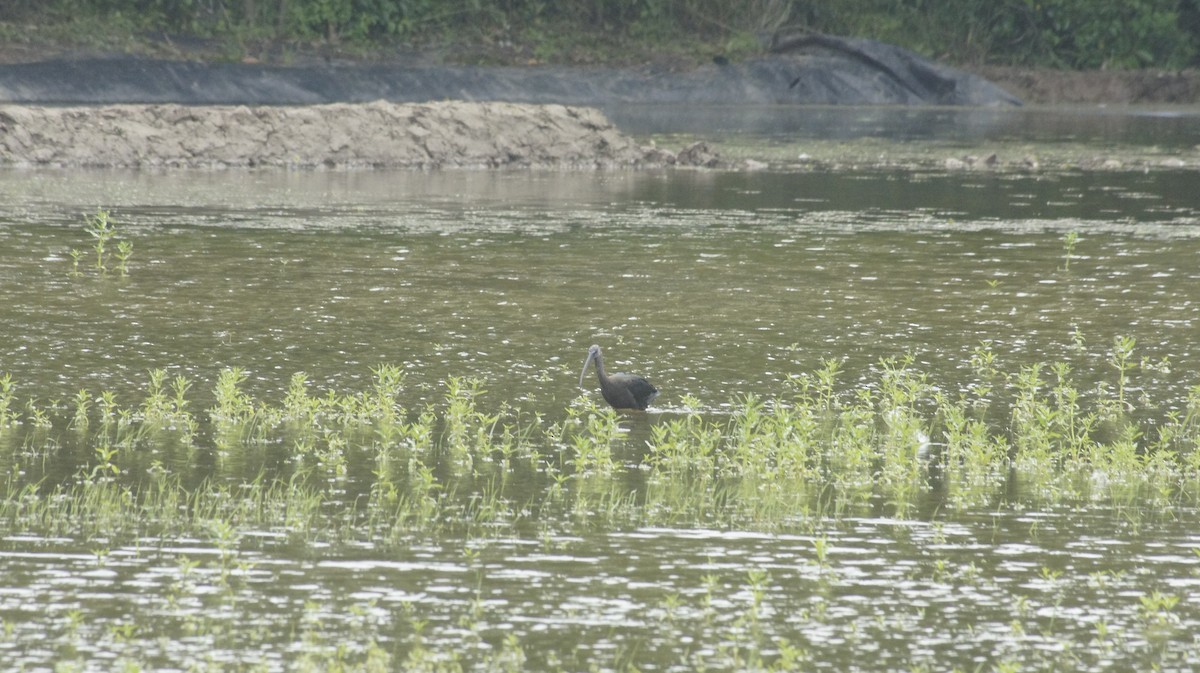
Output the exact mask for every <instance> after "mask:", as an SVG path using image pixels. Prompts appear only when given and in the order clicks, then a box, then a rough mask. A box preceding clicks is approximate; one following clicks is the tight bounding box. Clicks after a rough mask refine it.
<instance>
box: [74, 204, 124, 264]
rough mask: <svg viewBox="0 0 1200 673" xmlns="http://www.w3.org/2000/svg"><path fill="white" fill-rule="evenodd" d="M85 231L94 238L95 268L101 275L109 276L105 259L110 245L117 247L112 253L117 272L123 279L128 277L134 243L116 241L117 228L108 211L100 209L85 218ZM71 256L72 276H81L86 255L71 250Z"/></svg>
mask: <svg viewBox="0 0 1200 673" xmlns="http://www.w3.org/2000/svg"><path fill="white" fill-rule="evenodd" d="M84 231H86V232H87V234H88V235H89V236H91V237H92V240H93V243H92V250H93V251H95V253H96V264H95V268H96V270H97V271H99V272H100V273H101V274H107V273H108V271H109V269H108V261H107V260H106V258H105V255H106V254H110V250H109V244H110V243H112V244H113V245H115V246H116V250H115V251H113V252H111V255H112V256H113V257H115V258H116V260H117V261H116V270H117V272H118V273H120V274H121V276H122V277H124V276H126V275H128V272H129V258H130V257H132V256H133V242H132V241H128V240H121V241H114V239H115V238H116V237H117V227H116V225H115V224H114V223H113V221H112V219H111V217H110V214H109V212H108V211H107V210H104V209H98V210H97V211H96V213H95V214H94V215H87V216H85V217H84ZM68 254H69V255H70V256H71V275H73V276H78V275H80V273H81V272H80V270H79V262H80V261H81V260H82V259H83V257H84V255H85V254H86V253H85V252H83V251H82V250H78V249H76V248H71V249H70V250H69V251H68Z"/></svg>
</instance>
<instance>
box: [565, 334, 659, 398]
mask: <svg viewBox="0 0 1200 673" xmlns="http://www.w3.org/2000/svg"><path fill="white" fill-rule="evenodd" d="M592 362H595V363H596V378H598V379H600V392H601V393H602V394H603V395H604V399H605V401H607V402H608V403H609V404H611V405H612V407H613V408H614V409H637V410H638V411H645V410H646V407H647V406H648V405H649V404H650V402H651V401H653V400H654V398H655V397H658V388H655V387H654V386H652V385H650V382H649V381H647V380H646V379H644V378H642V377H640V376H634V375H633V374H613V375H612V376H609V375H608V374H607V373H606V372H605V371H604V356H603V354H601V353H600V347H599V346H592V347H591V348H589V349H588V355H587V359H586V360H584V361H583V371H581V372H579V387H580V388H582V387H583V377H584V376H585V375H587V369H588V365H590V364H592Z"/></svg>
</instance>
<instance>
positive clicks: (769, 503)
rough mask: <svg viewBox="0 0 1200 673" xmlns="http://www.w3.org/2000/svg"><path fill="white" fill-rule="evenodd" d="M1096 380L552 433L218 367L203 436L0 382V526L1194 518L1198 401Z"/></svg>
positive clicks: (466, 400)
mask: <svg viewBox="0 0 1200 673" xmlns="http://www.w3.org/2000/svg"><path fill="white" fill-rule="evenodd" d="M1110 363H1111V365H1112V367H1111V368H1110V370H1109V372H1108V373H1109V374H1110V380H1111V381H1112V383H1111V384H1110V385H1102V386H1093V387H1092V388H1089V389H1088V390H1086V391H1085V390H1084V389H1082V388H1081V387H1080V385H1079V383H1078V382H1077V381H1078V378H1079V377H1078V374H1077V372H1076V371H1075V370H1074V369H1073V368H1072V367H1071V366H1069V365H1068V364H1067V363H1063V362H1057V363H1038V364H1033V365H1028V366H1024V367H1021V368H1019V369H1017V370H1016V371H1014V372H1011V373H1008V374H1004V373H1002V365H1001V363H1000V362H999V357H998V356H997V355H996V354H995V353H994V351H992V350H991V348H990V346H988V345H986V344H985V345H983V346H981V347H979V348H978V349H977V350H976V351H975V353H974V354H973V355H972V356H971V366H972V367H973V369H974V370H975V372H976V376H975V379H974V380H973V381H972V383H971V384H970V385H968V386H966V387H964V388H962V389H960V390H959V391H958V392H957V393H950V392H947V390H945V389H943V387H941V386H937V385H935V384H934V383H933V382H932V381H931V380H930V377H929V376H928V375H927V374H926V373H924V372H922V371H920V370H919V369H918V368H917V367H916V365H915V364H914V360H913V359H912V358H907V357H904V358H895V359H886V360H883V361H881V362H879V363H877V364H876V365H875V366H874V367H873V368H872V370H871V371H872V376H873V378H874V380H872V381H869V382H866V383H864V384H855V385H852V386H845V385H842V384H841V383H840V382H839V381H838V372H839V371H840V364H839V363H833V362H827V363H823V365H822V366H821V367H820V368H818V369H817V370H816V371H814V372H810V373H803V374H798V375H795V376H792V377H790V378H789V380H788V383H787V385H786V386H785V389H784V392H783V394H781V395H779V396H775V397H768V396H759V395H746V396H743V397H741V398H739V399H736V400H733V401H732V402H731V403H730V405H729V408H730V412H729V413H723V414H712V413H707V412H704V411H701V410H699V409H697V408H695V407H690V408H688V409H685V410H682V411H679V412H675V413H663V414H658V415H655V416H639V417H636V418H630V417H628V416H623V415H621V414H618V413H617V412H614V411H612V410H611V409H607V408H605V409H600V408H597V407H595V406H594V405H593V404H592V403H590V402H588V401H587V400H586V399H582V398H581V399H577V400H575V401H573V402H572V404H571V405H570V406H569V407H568V408H567V409H565V410H564V413H565V418H564V419H563V420H561V421H557V422H548V421H546V420H545V419H544V418H543V417H542V416H540V415H539V414H529V413H527V412H524V411H522V410H520V409H516V408H512V407H510V406H508V405H507V404H500V405H497V406H495V407H488V406H487V402H486V400H487V397H486V393H485V390H484V388H483V386H482V382H480V381H475V380H471V379H451V380H448V381H447V382H446V383H445V384H444V389H443V390H444V393H443V395H442V396H441V397H440V398H438V399H435V400H434V401H432V402H430V403H428V404H425V405H422V406H420V407H418V408H406V407H405V406H404V405H403V404H402V402H401V400H403V399H405V397H406V390H405V376H404V375H403V370H402V369H400V368H398V367H394V366H390V365H389V366H380V367H377V368H374V369H372V373H373V375H374V376H373V378H372V379H371V381H370V382H369V383H367V384H366V385H365V386H364V388H363V389H362V390H357V391H336V390H329V391H324V392H323V393H320V394H318V393H316V392H314V391H312V390H310V384H309V381H308V379H307V377H306V376H305V375H304V373H303V372H297V373H295V374H293V375H292V376H291V379H290V382H289V384H288V386H287V389H286V392H285V393H284V394H282V396H281V399H279V400H277V401H271V400H263V399H257V398H255V397H253V396H252V395H250V394H248V393H247V392H246V391H245V390H244V384H245V382H246V381H247V379H248V377H249V375H248V373H247V372H246V371H245V370H242V369H240V368H228V369H225V370H223V371H222V372H221V373H220V374H219V376H218V378H217V381H216V382H215V384H214V386H213V389H212V390H211V391H210V393H211V399H212V400H213V402H212V403H211V405H209V407H208V413H207V414H197V413H193V411H192V408H193V406H194V404H195V402H194V400H193V399H192V398H193V396H194V395H195V394H196V391H195V390H194V388H195V386H194V385H193V383H192V381H190V380H189V379H188V378H186V377H184V376H176V377H174V378H171V377H170V376H169V375H168V373H167V370H165V369H156V370H151V371H150V372H149V374H148V377H147V379H146V380H145V382H144V384H143V390H142V393H141V394H140V396H137V399H135V400H133V401H132V402H126V401H123V400H119V399H118V397H117V395H116V394H115V393H114V392H112V391H100V392H98V393H93V392H90V391H87V390H80V391H79V392H77V393H76V395H75V397H74V399H73V400H72V401H69V402H68V403H67V404H61V405H60V404H58V403H57V402H54V401H50V402H46V401H44V400H38V399H29V400H18V399H17V397H16V393H15V388H16V386H15V384H14V382H13V380H12V378H11V376H9V375H4V376H3V377H0V432H2V433H3V435H4V437H5V442H4V443H2V444H0V451H2V452H4V453H3V455H4V456H7V459H6V461H5V462H0V465H6V466H7V467H6V468H5V469H7V470H8V472H7V485H3V486H0V512H3V511H29V508H30V507H44V508H46V511H47V512H50V511H54V512H59V510H57V509H55V507H57V505H54V504H52V503H49V502H43V501H44V499H45V498H47V497H55V498H59V499H60V501H65V502H72V501H74V500H73V499H76V498H78V499H79V500H78V507H79V508H80V509H70V508H68V509H67V510H65V513H64V514H63V517H64V518H63V521H62V524H63V525H80V526H84V525H86V526H89V527H91V526H97V525H100V526H104V525H109V524H107V523H104V522H105V521H106V517H105V516H92V515H91V514H86V512H87V508H88V507H93V506H99V507H101V508H102V509H104V510H109V509H118V510H119V509H121V508H127V509H128V510H129V511H130V512H131V514H130V516H131V517H132V518H133V519H134V520H136V519H137V518H138V517H139V516H143V515H144V514H145V513H146V510H145V509H144V507H145V506H146V505H147V504H148V503H150V502H152V501H153V499H154V498H163V497H166V496H164V495H163V491H164V490H173V491H177V492H176V493H175V494H174V495H173V496H171V497H172V499H173V501H175V502H177V503H179V502H182V503H189V504H187V505H186V509H187V511H189V512H192V513H193V516H194V517H198V516H199V513H201V512H202V511H203V506H207V505H206V503H209V502H210V496H209V495H207V494H208V493H210V491H212V490H213V489H218V487H216V486H211V485H208V484H221V485H222V486H221V487H220V488H222V489H226V490H225V491H223V492H224V493H226V494H227V496H228V498H229V503H230V504H231V506H235V507H247V508H253V509H255V510H257V511H259V512H260V513H261V516H262V517H264V519H263V520H268V521H270V520H271V517H277V518H276V519H275V520H273V521H272V523H271V524H269V525H271V526H273V527H277V526H287V527H289V529H290V526H291V525H292V524H293V522H292V521H291V520H290V517H291V513H290V512H289V511H288V510H287V509H286V508H287V507H293V511H296V510H295V509H294V508H295V507H297V506H298V505H280V504H275V503H277V502H278V501H279V499H281V498H282V499H283V500H284V501H286V500H287V498H285V497H284V496H283V491H287V492H288V493H289V494H290V495H289V496H287V497H288V498H290V497H293V496H294V497H296V498H300V499H301V500H302V501H303V502H304V503H305V504H304V505H303V506H302V507H300V509H299V511H300V512H304V513H306V514H304V516H309V515H311V516H315V517H317V518H318V519H321V521H322V522H321V523H320V524H319V525H312V524H311V522H310V525H309V530H312V531H315V533H314V534H320V531H336V532H333V533H330V534H331V535H333V536H334V537H339V538H345V537H357V536H364V535H365V536H370V537H371V538H372V539H376V540H382V541H392V542H395V543H399V542H400V541H402V540H403V539H405V536H406V535H410V534H412V533H413V532H414V531H431V530H440V529H444V528H448V527H463V528H465V529H468V530H490V531H496V530H503V529H506V528H511V527H514V526H524V525H527V524H530V523H532V524H534V525H536V526H538V527H541V528H542V529H548V528H549V527H557V526H564V525H577V526H581V527H589V528H590V527H597V526H599V527H608V526H637V525H674V526H688V525H705V526H713V525H737V526H743V527H750V528H803V527H804V526H805V525H806V522H809V521H812V520H813V519H815V518H816V519H819V518H823V517H835V518H836V517H840V516H844V515H846V514H853V513H864V512H874V513H886V514H888V515H892V516H908V515H909V514H911V513H912V512H914V511H917V509H918V508H920V507H922V506H923V505H924V504H925V503H926V502H927V501H928V500H929V499H930V498H936V499H937V503H938V504H937V506H938V507H940V508H943V509H979V508H988V509H992V508H1003V507H1008V506H1012V505H1015V504H1021V503H1035V504H1036V503H1050V504H1076V503H1103V504H1106V505H1109V506H1113V507H1118V508H1121V509H1122V510H1123V511H1128V512H1131V513H1134V514H1132V516H1136V511H1138V510H1150V511H1169V510H1170V509H1171V508H1173V507H1177V506H1180V505H1185V504H1194V503H1196V502H1198V501H1200V451H1198V450H1197V446H1200V386H1196V387H1194V388H1192V389H1191V390H1190V391H1189V394H1188V397H1187V399H1186V401H1185V402H1184V403H1181V404H1180V403H1173V406H1177V407H1178V408H1172V409H1168V410H1166V411H1164V412H1161V413H1160V412H1158V410H1157V409H1155V408H1153V407H1147V406H1146V404H1147V403H1148V400H1147V398H1146V395H1145V394H1143V395H1141V396H1139V397H1137V398H1134V397H1132V396H1130V395H1129V393H1128V390H1129V389H1131V388H1132V387H1134V386H1135V385H1136V384H1137V381H1136V380H1135V377H1136V376H1137V375H1138V373H1139V371H1140V370H1141V368H1140V365H1138V364H1137V363H1138V360H1137V359H1136V352H1135V344H1134V343H1133V341H1132V340H1119V341H1118V342H1117V343H1116V344H1115V346H1114V350H1113V352H1112V354H1111V355H1110ZM51 455H53V456H60V457H68V459H69V460H73V461H75V462H74V463H70V462H68V463H67V465H68V468H67V471H68V472H69V473H70V474H71V475H72V476H71V477H70V478H68V479H63V478H62V477H61V474H62V469H61V467H60V468H57V469H58V470H59V471H58V472H57V474H58V475H60V476H57V477H53V480H52V481H50V482H47V483H45V484H43V486H42V488H41V489H40V490H35V491H32V492H30V491H26V490H25V487H26V486H27V485H29V484H40V483H42V482H41V480H42V479H46V478H48V476H49V475H52V474H55V473H54V472H52V471H51V469H50V468H49V467H48V465H47V463H46V461H45V459H44V458H43V459H41V463H40V464H39V462H38V459H37V457H45V456H51ZM201 462H203V463H206V465H205V466H204V467H203V469H200V470H197V468H196V466H197V464H198V463H201ZM185 477H186V479H185ZM2 483H4V482H3V481H2V480H0V484H2ZM185 484H186V486H185ZM197 484H201V485H197ZM1014 484H1016V485H1018V487H1014ZM276 489H278V490H276ZM38 503H41V504H38ZM313 503H316V504H315V505H314V504H313ZM83 517H87V519H88V522H87V523H86V524H84V523H82V521H81V520H82V518H83ZM7 520H8V521H9V523H10V524H11V525H17V526H18V527H21V526H23V525H26V524H21V523H19V522H21V521H38V522H45V521H46V520H47V519H46V518H44V517H41V516H36V517H32V518H29V519H27V518H24V517H22V516H16V517H10V518H9V519H7ZM154 520H155V521H161V515H154ZM201 520H202V519H201V518H192V519H190V520H185V519H183V518H179V519H172V521H174V522H175V523H176V524H178V525H183V526H191V525H195V524H196V523H197V522H199V521H201ZM4 521H5V518H4V517H3V516H0V526H2V525H3V522H4ZM72 522H73V523H72ZM97 522H100V523H97ZM144 524H145V522H142V524H134V525H135V526H136V525H144ZM52 525H59V523H57V522H56V523H55V524H52ZM206 530H207V529H206ZM817 552H818V557H820V556H822V555H823V550H822V549H821V548H820V547H818V549H817ZM818 564H819V565H820V564H823V562H822V561H820V560H818Z"/></svg>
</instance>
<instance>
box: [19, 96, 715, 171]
mask: <svg viewBox="0 0 1200 673" xmlns="http://www.w3.org/2000/svg"><path fill="white" fill-rule="evenodd" d="M676 162H681V163H688V164H702V165H703V164H711V163H714V162H715V157H713V156H712V155H711V154H708V153H707V152H705V151H702V150H700V149H698V148H694V147H693V148H689V149H688V150H685V151H682V152H679V153H678V154H676V153H673V152H668V151H665V150H661V149H658V148H654V147H648V146H643V145H639V144H637V143H636V142H634V141H633V140H632V139H630V138H628V137H626V136H625V135H623V134H622V133H621V132H620V131H619V130H618V129H617V128H616V127H614V126H613V125H612V124H611V123H610V122H609V121H608V119H607V118H605V116H604V115H603V114H602V113H600V112H599V111H598V110H595V109H593V108H586V107H569V106H564V105H523V104H514V103H468V102H440V103H423V104H396V103H388V102H382V101H380V102H374V103H364V104H346V103H338V104H331V105H316V106H305V107H271V106H257V107H246V106H183V105H109V106H103V107H62V108H56V107H31V106H15V105H7V106H0V165H9V166H62V167H74V166H98V167H99V166H105V167H137V168H153V167H172V168H223V167H258V166H275V167H294V168H319V167H328V168H356V167H387V168H392V167H396V168H422V169H424V168H452V167H459V168H498V167H556V168H606V167H634V166H663V165H670V164H674V163H676Z"/></svg>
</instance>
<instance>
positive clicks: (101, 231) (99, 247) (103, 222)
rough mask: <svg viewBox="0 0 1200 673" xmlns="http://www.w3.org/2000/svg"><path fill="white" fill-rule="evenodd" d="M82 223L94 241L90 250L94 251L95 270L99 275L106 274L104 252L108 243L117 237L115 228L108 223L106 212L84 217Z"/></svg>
mask: <svg viewBox="0 0 1200 673" xmlns="http://www.w3.org/2000/svg"><path fill="white" fill-rule="evenodd" d="M84 222H85V229H86V231H87V233H88V235H90V236H91V237H92V238H93V239H95V240H96V242H95V244H93V246H92V249H93V250H95V251H96V268H97V269H98V270H99V271H100V272H101V273H107V272H108V266H107V265H106V264H105V262H104V251H105V249H106V248H107V246H108V241H109V240H110V239H112V238H113V237H114V236H116V235H117V231H116V227H114V226H113V224H112V223H111V222H110V221H109V219H108V211H107V210H97V211H96V214H95V215H91V216H88V217H86V218H85V219H84Z"/></svg>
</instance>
